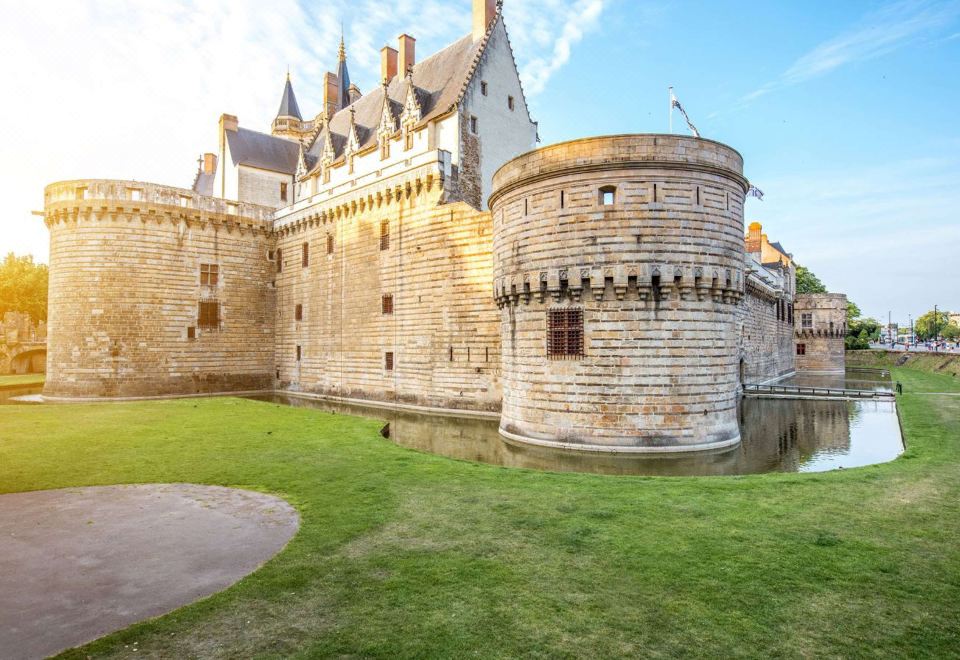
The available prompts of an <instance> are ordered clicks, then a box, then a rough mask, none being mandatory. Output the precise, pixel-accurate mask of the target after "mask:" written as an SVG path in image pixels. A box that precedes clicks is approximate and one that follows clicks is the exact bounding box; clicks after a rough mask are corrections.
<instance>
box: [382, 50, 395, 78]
mask: <svg viewBox="0 0 960 660" xmlns="http://www.w3.org/2000/svg"><path fill="white" fill-rule="evenodd" d="M396 75H397V49H396V48H390V46H384V47H383V48H381V49H380V82H385V83H388V82H390V81H391V80H393V79H394V77H395V76H396Z"/></svg>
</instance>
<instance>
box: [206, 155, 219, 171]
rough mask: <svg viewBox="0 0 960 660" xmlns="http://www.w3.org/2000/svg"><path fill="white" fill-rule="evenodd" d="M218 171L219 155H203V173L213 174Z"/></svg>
mask: <svg viewBox="0 0 960 660" xmlns="http://www.w3.org/2000/svg"><path fill="white" fill-rule="evenodd" d="M216 171H217V154H203V173H204V174H213V173H214V172H216Z"/></svg>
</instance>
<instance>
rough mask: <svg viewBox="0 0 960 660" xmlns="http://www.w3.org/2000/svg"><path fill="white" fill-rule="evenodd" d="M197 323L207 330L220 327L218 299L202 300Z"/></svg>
mask: <svg viewBox="0 0 960 660" xmlns="http://www.w3.org/2000/svg"><path fill="white" fill-rule="evenodd" d="M197 325H198V326H200V327H201V328H205V329H207V330H216V329H217V328H219V327H220V303H219V302H217V301H216V300H202V301H200V304H199V309H198V311H197Z"/></svg>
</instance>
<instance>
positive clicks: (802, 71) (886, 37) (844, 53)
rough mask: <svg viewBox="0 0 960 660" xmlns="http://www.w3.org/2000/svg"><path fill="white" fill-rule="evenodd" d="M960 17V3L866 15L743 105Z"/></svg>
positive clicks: (895, 6)
mask: <svg viewBox="0 0 960 660" xmlns="http://www.w3.org/2000/svg"><path fill="white" fill-rule="evenodd" d="M958 15H960V3H957V2H954V1H950V2H931V1H930V0H900V1H899V2H894V3H891V4H887V5H885V6H883V7H882V8H880V9H879V10H877V11H875V12H873V13H871V14H868V15H867V16H866V17H865V18H864V20H863V21H862V22H861V24H860V25H859V26H857V27H856V28H855V29H853V30H850V31H847V32H845V33H843V34H840V35H838V36H836V37H834V38H833V39H830V40H828V41H825V42H823V43H821V44H820V45H818V46H816V47H815V48H813V49H812V50H811V51H810V52H808V53H806V54H805V55H803V56H801V57H800V58H799V59H797V60H796V61H795V62H794V63H793V65H791V66H790V67H789V68H788V69H787V70H786V71H784V72H783V74H781V76H780V77H779V78H777V79H776V80H773V81H771V82H768V83H767V84H765V85H763V86H762V87H760V88H758V89H756V90H754V91H752V92H750V93H749V94H747V95H745V96H744V97H743V99H741V100H742V101H743V102H750V101H753V100H755V99H757V98H759V97H761V96H764V95H765V94H769V93H770V92H772V91H774V90H777V89H781V88H783V87H789V86H791V85H797V84H799V83H802V82H805V81H807V80H810V79H812V78H816V77H818V76H822V75H825V74H827V73H830V72H831V71H833V70H835V69H838V68H840V67H842V66H846V65H848V64H852V63H854V62H862V61H866V60H871V59H874V58H877V57H880V56H882V55H886V54H887V53H890V52H891V51H894V50H896V49H898V48H902V47H903V46H905V45H907V44H910V43H912V42H914V41H916V40H918V39H921V38H924V37H926V36H928V35H930V34H932V33H934V32H936V31H938V30H940V29H942V28H944V27H946V26H948V25H950V24H951V23H952V22H953V21H954V20H955V19H956V18H957V16H958Z"/></svg>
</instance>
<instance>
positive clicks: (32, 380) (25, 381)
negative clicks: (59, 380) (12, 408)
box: [0, 374, 45, 389]
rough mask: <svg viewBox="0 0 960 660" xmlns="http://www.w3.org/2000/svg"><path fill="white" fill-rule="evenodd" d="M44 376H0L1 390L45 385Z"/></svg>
mask: <svg viewBox="0 0 960 660" xmlns="http://www.w3.org/2000/svg"><path fill="white" fill-rule="evenodd" d="M44 378H45V376H44V374H8V375H5V376H0V389H4V388H7V387H19V386H21V385H38V384H41V383H43V380H44Z"/></svg>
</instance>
